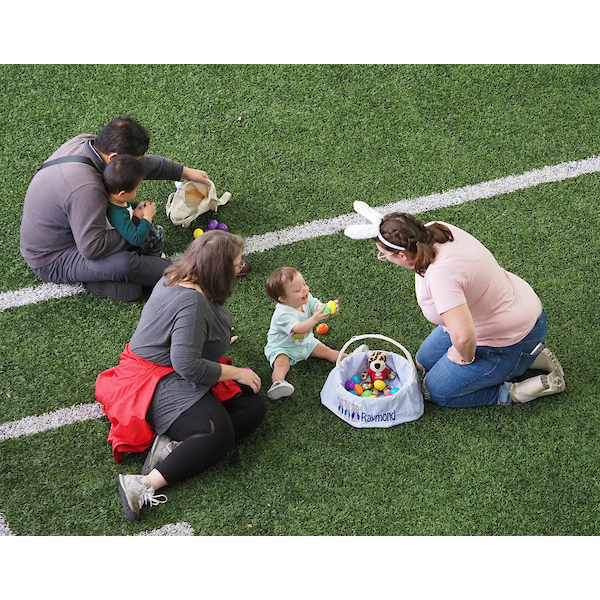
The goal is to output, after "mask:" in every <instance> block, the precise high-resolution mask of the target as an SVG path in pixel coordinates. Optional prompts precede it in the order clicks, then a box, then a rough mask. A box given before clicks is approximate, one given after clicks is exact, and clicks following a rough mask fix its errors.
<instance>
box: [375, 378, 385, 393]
mask: <svg viewBox="0 0 600 600" xmlns="http://www.w3.org/2000/svg"><path fill="white" fill-rule="evenodd" d="M373 387H374V388H375V389H376V390H379V391H380V392H383V390H385V382H384V381H381V379H378V380H377V381H375V383H374V384H373Z"/></svg>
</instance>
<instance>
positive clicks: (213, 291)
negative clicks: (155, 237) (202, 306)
mask: <svg viewBox="0 0 600 600" xmlns="http://www.w3.org/2000/svg"><path fill="white" fill-rule="evenodd" d="M243 247H244V240H243V239H242V238H241V237H240V236H239V235H233V234H231V233H228V232H226V231H221V230H218V229H215V230H212V231H207V232H206V233H203V234H202V235H200V236H199V237H197V238H196V239H195V240H194V241H193V242H192V243H191V244H190V245H189V246H188V248H187V250H186V251H185V252H184V253H183V255H182V256H181V257H180V258H179V259H178V260H177V261H175V262H174V263H173V264H172V265H171V266H169V267H167V268H166V269H165V271H164V275H165V276H167V281H166V282H165V285H175V284H178V283H180V282H182V281H190V282H192V283H197V284H198V285H199V286H200V288H201V289H202V292H203V293H204V295H205V296H206V297H207V298H208V299H209V300H210V301H211V302H214V303H215V304H219V305H223V304H225V300H227V298H228V297H229V296H230V295H231V292H232V291H233V288H234V286H235V281H236V276H237V270H236V267H235V264H234V261H235V260H236V259H237V257H238V256H239V255H240V254H241V252H242V249H243Z"/></svg>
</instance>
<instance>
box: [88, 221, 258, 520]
mask: <svg viewBox="0 0 600 600" xmlns="http://www.w3.org/2000/svg"><path fill="white" fill-rule="evenodd" d="M242 247H243V241H242V238H241V237H239V236H236V235H232V234H230V233H226V232H223V231H219V230H216V231H209V232H207V233H204V234H203V235H201V236H200V237H199V238H197V239H196V240H194V241H193V242H192V243H191V244H190V246H189V248H188V250H187V251H186V252H185V254H184V255H183V256H182V257H181V258H180V259H179V260H178V261H177V262H175V263H174V264H173V265H171V266H170V267H169V268H168V269H167V270H166V271H165V275H164V277H163V278H162V279H161V280H160V281H159V282H158V283H157V285H156V287H155V288H154V290H153V292H152V295H151V296H150V298H149V299H148V301H147V303H146V305H145V306H144V309H143V311H142V315H141V318H140V322H139V324H138V326H137V328H136V330H135V333H134V334H133V337H132V338H131V341H130V343H129V347H128V351H130V352H131V353H133V356H134V359H135V360H140V361H142V362H143V361H146V362H145V363H144V364H145V365H148V363H152V365H154V366H155V365H159V366H160V367H163V368H164V367H172V368H173V369H174V370H173V371H172V372H170V373H169V374H167V375H165V376H163V377H162V378H161V379H160V380H159V381H158V384H157V385H156V388H155V390H154V393H153V396H152V399H151V401H150V403H149V407H148V410H147V413H146V421H147V422H148V424H149V425H150V426H151V427H152V428H153V429H154V430H155V431H156V432H157V433H158V436H157V437H156V438H155V441H154V444H153V445H152V447H151V449H150V451H149V453H148V457H147V459H146V463H145V465H144V469H143V471H142V475H119V493H120V495H121V500H122V503H123V509H124V511H125V515H126V517H127V518H128V519H129V520H130V521H133V520H135V519H137V518H138V516H139V511H140V508H141V507H142V506H143V505H144V504H150V505H155V504H158V503H159V502H161V501H164V500H160V499H159V498H157V497H156V496H155V491H156V490H158V489H160V488H162V487H164V486H166V485H173V484H174V483H176V482H179V481H181V480H183V479H186V478H188V477H191V476H194V475H197V474H198V473H200V472H202V471H204V470H206V469H208V468H209V467H210V466H212V465H214V464H215V463H217V462H218V461H220V460H221V459H222V458H223V457H224V456H225V454H227V452H228V451H229V450H230V449H231V447H232V446H233V444H234V442H235V441H236V440H238V439H240V438H242V437H244V436H246V435H248V434H250V433H252V432H253V431H254V430H255V429H256V428H257V427H258V426H259V425H260V423H261V422H262V420H263V419H264V416H265V412H266V404H265V401H264V399H263V397H262V396H260V395H259V394H258V391H259V390H260V386H261V381H260V378H259V377H258V375H257V374H256V373H254V371H252V370H251V369H248V368H238V367H234V366H233V365H230V364H222V363H220V362H217V361H218V360H219V359H220V358H221V357H223V355H224V353H225V352H226V350H227V348H228V347H229V344H230V342H231V329H232V317H231V313H230V312H229V310H228V309H227V308H226V307H225V306H224V303H225V300H226V299H227V297H228V296H229V295H230V294H231V292H232V290H233V287H234V285H235V281H236V275H237V273H238V271H239V269H240V268H241V264H242ZM152 365H151V366H152ZM120 366H123V361H122V363H121V364H120ZM231 380H233V381H236V382H237V383H238V384H239V385H240V387H241V390H242V394H241V395H240V396H238V397H234V398H231V399H228V400H226V401H219V400H218V399H217V398H216V397H215V396H214V395H213V393H212V392H211V388H212V386H213V385H214V384H216V383H217V382H223V381H231ZM140 383H141V385H143V381H142V382H140ZM97 395H98V399H99V400H100V401H101V402H102V389H100V390H99V389H98V387H97ZM120 410H123V408H122V407H120ZM109 416H110V414H109Z"/></svg>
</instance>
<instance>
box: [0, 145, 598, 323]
mask: <svg viewBox="0 0 600 600" xmlns="http://www.w3.org/2000/svg"><path fill="white" fill-rule="evenodd" d="M598 171H600V157H597V156H593V157H591V158H585V159H582V160H574V161H569V162H564V163H560V164H558V165H552V166H549V167H543V168H542V169H532V170H531V171H526V172H525V173H522V174H521V175H509V176H507V177H500V178H499V179H493V180H492V181H484V182H483V183H478V184H475V185H467V186H465V187H462V188H457V189H454V190H448V191H446V192H440V193H436V194H430V195H428V196H421V197H419V198H414V199H410V200H401V201H399V202H394V203H392V204H386V205H385V206H379V207H375V210H377V211H378V212H380V213H381V214H385V213H388V212H393V211H401V212H407V213H411V214H418V213H422V212H426V211H428V210H433V209H435V208H443V207H446V206H456V205H458V204H462V203H463V202H470V201H473V200H481V199H483V198H492V197H494V196H500V195H502V194H509V193H511V192H516V191H517V190H523V189H527V188H530V187H534V186H536V185H540V184H542V183H555V182H557V181H563V180H565V179H571V178H573V177H579V176H580V175H586V174H589V173H596V172H598ZM361 220H363V218H362V217H361V216H359V215H357V214H356V213H350V214H347V215H341V216H339V217H334V218H331V219H321V220H317V221H311V222H310V223H304V224H303V225H298V226H297V227H290V228H287V229H282V230H280V231H271V232H269V233H264V234H261V235H255V236H252V237H248V238H246V239H245V253H246V254H252V253H255V252H264V251H265V250H270V249H272V248H276V247H278V246H286V245H289V244H293V243H294V242H299V241H301V240H307V239H311V238H316V237H321V236H324V235H332V234H335V233H339V232H340V231H343V230H344V229H345V228H346V227H347V226H348V225H352V224H353V223H359V222H360V221H361ZM82 291H83V286H82V285H57V284H53V283H45V284H43V285H40V286H38V287H35V288H23V289H21V290H17V291H15V292H4V293H2V294H0V312H2V311H3V310H6V309H8V308H15V307H18V306H25V305H27V304H34V303H36V302H42V301H43V300H51V299H54V298H62V297H65V296H71V295H73V294H78V293H80V292H82Z"/></svg>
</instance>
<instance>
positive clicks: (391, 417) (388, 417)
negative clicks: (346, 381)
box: [338, 396, 396, 423]
mask: <svg viewBox="0 0 600 600" xmlns="http://www.w3.org/2000/svg"><path fill="white" fill-rule="evenodd" d="M338 415H339V416H340V417H341V418H342V419H346V421H351V422H355V423H356V422H358V421H362V422H363V423H372V422H377V421H384V422H386V421H395V420H396V411H395V410H393V411H392V412H383V413H378V414H375V415H370V414H368V413H365V412H360V407H359V406H358V405H357V404H354V403H353V402H348V401H347V400H344V398H340V397H339V396H338Z"/></svg>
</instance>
